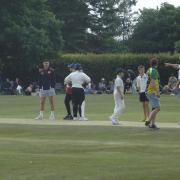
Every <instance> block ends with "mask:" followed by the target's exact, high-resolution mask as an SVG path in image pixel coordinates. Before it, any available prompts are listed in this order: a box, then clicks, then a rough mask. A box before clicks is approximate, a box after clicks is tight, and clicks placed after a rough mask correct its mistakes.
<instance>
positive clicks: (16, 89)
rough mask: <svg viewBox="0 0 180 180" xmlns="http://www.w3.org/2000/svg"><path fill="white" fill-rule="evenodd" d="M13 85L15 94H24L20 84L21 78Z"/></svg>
mask: <svg viewBox="0 0 180 180" xmlns="http://www.w3.org/2000/svg"><path fill="white" fill-rule="evenodd" d="M12 84H13V85H12V86H13V88H12V90H13V94H16V95H22V86H21V85H20V80H19V78H16V80H15V82H13V83H12Z"/></svg>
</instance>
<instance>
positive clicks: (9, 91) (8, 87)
mask: <svg viewBox="0 0 180 180" xmlns="http://www.w3.org/2000/svg"><path fill="white" fill-rule="evenodd" d="M3 91H4V93H5V95H12V84H11V81H10V79H9V78H7V79H6V81H5V82H4V83H3Z"/></svg>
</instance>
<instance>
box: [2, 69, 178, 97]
mask: <svg viewBox="0 0 180 180" xmlns="http://www.w3.org/2000/svg"><path fill="white" fill-rule="evenodd" d="M177 82H178V79H177V78H176V76H175V75H174V74H171V76H170V77H169V80H168V83H167V85H165V86H164V87H163V88H162V90H161V92H162V93H163V94H171V95H175V94H180V88H177V87H176V85H177ZM58 84H61V83H57V85H58ZM60 87H61V88H59V85H58V86H57V90H59V91H63V90H64V88H63V84H61V85H60ZM38 89H39V87H38V83H37V82H33V83H30V84H29V85H28V86H26V87H23V85H22V82H21V80H20V79H19V78H16V79H15V80H14V81H13V80H10V79H9V78H6V79H5V80H4V81H3V80H2V76H1V72H0V92H1V94H4V95H27V96H31V95H37V94H38ZM113 90H114V80H112V81H109V82H108V81H106V79H105V78H101V80H100V82H99V83H94V82H91V83H89V84H88V85H87V86H86V87H85V93H86V94H112V93H113ZM124 93H125V94H133V95H135V94H137V88H136V74H135V73H134V72H133V71H132V70H128V71H127V76H126V78H125V79H124Z"/></svg>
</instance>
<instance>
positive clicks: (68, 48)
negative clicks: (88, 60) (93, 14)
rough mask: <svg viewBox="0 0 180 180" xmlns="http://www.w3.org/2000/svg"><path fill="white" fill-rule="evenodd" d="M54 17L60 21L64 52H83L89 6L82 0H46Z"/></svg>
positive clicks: (85, 45) (85, 46)
mask: <svg viewBox="0 0 180 180" xmlns="http://www.w3.org/2000/svg"><path fill="white" fill-rule="evenodd" d="M48 3H49V5H50V7H51V8H52V10H53V12H54V14H55V15H56V17H57V18H58V19H59V20H60V21H62V23H63V27H62V34H63V39H64V51H65V52H84V51H86V48H87V35H88V32H87V29H88V27H89V16H88V14H89V8H88V5H87V4H86V2H85V1H84V0H48Z"/></svg>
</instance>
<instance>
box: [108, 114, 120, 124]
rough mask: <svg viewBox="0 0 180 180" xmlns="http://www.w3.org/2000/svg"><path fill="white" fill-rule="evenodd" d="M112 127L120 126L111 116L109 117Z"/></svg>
mask: <svg viewBox="0 0 180 180" xmlns="http://www.w3.org/2000/svg"><path fill="white" fill-rule="evenodd" d="M109 119H110V120H111V122H112V124H113V125H120V123H119V121H118V120H116V119H114V118H113V117H112V116H110V117H109Z"/></svg>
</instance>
